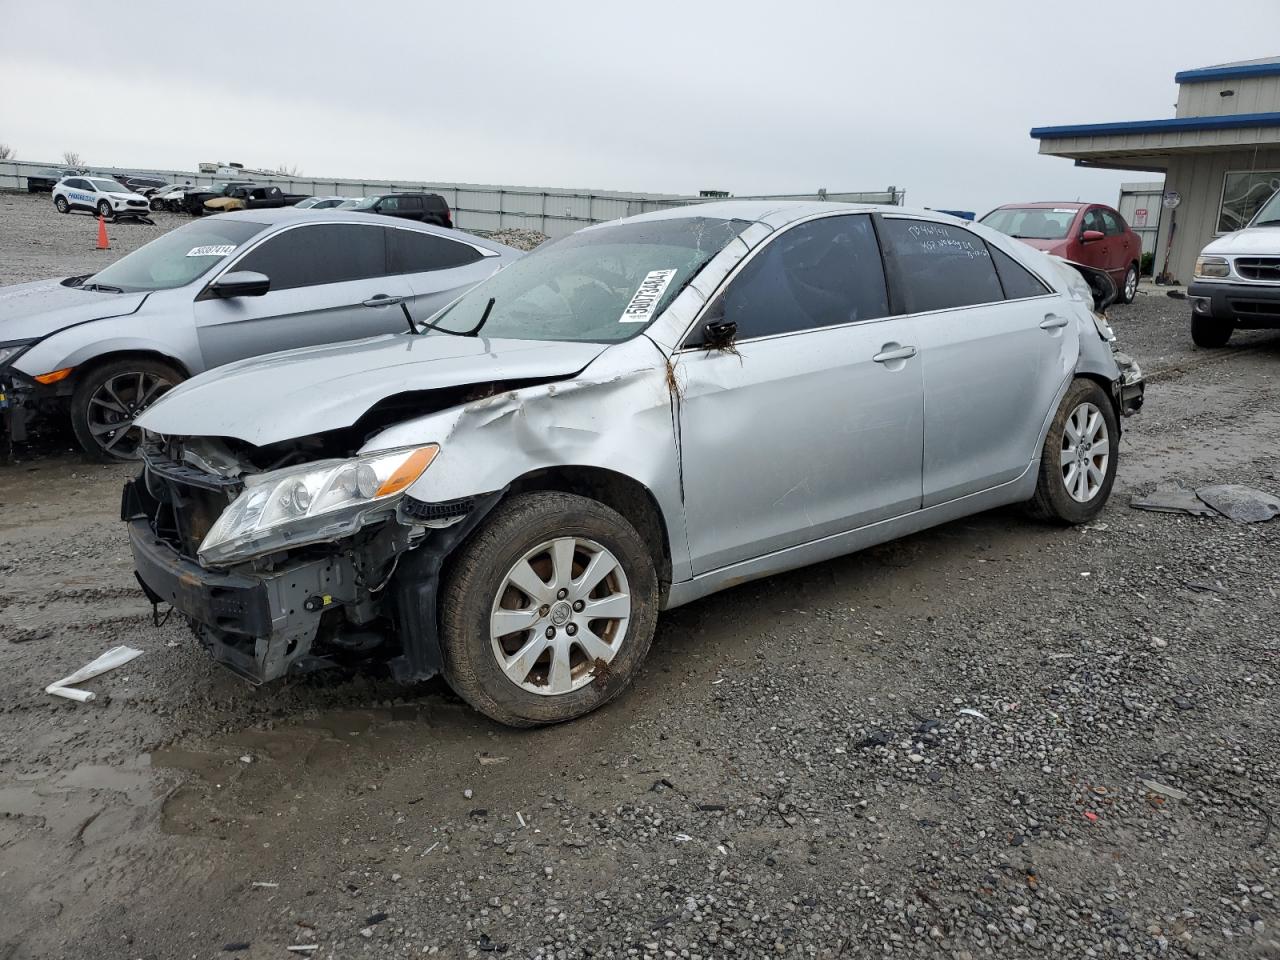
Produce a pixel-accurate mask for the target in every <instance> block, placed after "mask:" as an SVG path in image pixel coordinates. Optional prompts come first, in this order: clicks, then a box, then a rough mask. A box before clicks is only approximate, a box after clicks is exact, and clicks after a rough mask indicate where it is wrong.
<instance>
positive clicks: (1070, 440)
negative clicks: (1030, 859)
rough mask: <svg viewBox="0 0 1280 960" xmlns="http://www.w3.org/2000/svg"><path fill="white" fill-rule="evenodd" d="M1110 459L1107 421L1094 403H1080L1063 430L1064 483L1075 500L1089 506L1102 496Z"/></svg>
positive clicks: (1062, 459) (1062, 462) (1061, 461)
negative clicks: (1092, 501) (1099, 493)
mask: <svg viewBox="0 0 1280 960" xmlns="http://www.w3.org/2000/svg"><path fill="white" fill-rule="evenodd" d="M1110 459H1111V442H1110V437H1109V436H1108V435H1107V420H1106V418H1105V417H1104V416H1103V415H1102V411H1101V410H1099V409H1098V408H1097V407H1096V406H1095V405H1094V404H1092V403H1082V404H1080V405H1079V406H1078V407H1076V408H1075V409H1074V410H1072V411H1071V415H1070V416H1069V417H1067V422H1066V424H1065V425H1064V426H1063V430H1062V454H1061V460H1060V463H1061V466H1062V483H1063V485H1064V486H1065V487H1066V488H1067V493H1069V494H1070V495H1071V499H1072V500H1075V501H1076V502H1077V503H1088V502H1089V501H1090V500H1092V499H1093V498H1094V497H1096V496H1097V495H1098V491H1099V490H1101V489H1102V484H1103V482H1104V481H1105V480H1106V478H1107V464H1108V462H1109V461H1110Z"/></svg>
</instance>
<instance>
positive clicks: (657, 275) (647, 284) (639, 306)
mask: <svg viewBox="0 0 1280 960" xmlns="http://www.w3.org/2000/svg"><path fill="white" fill-rule="evenodd" d="M678 272H679V271H677V270H676V269H675V268H674V267H672V268H671V269H669V270H650V271H649V272H648V273H647V274H645V278H644V279H643V280H641V281H640V289H639V290H637V291H636V295H635V296H634V297H632V298H631V302H630V303H628V304H627V309H625V310H623V311H622V316H621V317H619V318H618V322H619V323H648V322H649V321H650V320H651V319H652V318H653V311H654V309H655V308H656V307H657V306H658V301H659V300H661V299H662V295H663V294H664V293H666V292H667V287H668V286H669V285H670V284H671V280H672V278H673V277H675V275H676V273H678Z"/></svg>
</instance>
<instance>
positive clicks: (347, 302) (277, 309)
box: [195, 223, 412, 367]
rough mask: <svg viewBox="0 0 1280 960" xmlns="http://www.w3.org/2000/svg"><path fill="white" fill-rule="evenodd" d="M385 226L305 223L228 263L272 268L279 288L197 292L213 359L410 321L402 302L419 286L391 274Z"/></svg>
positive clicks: (213, 362)
mask: <svg viewBox="0 0 1280 960" xmlns="http://www.w3.org/2000/svg"><path fill="white" fill-rule="evenodd" d="M385 233H386V228H384V227H381V226H378V225H376V224H363V223H358V224H357V223H341V224H339V223H317V224H304V225H301V226H296V227H290V228H289V229H286V230H282V231H280V232H279V233H273V234H271V235H270V236H268V237H267V238H266V239H264V240H263V241H262V242H260V243H259V244H258V245H257V246H255V247H253V248H251V249H250V250H249V251H248V252H246V253H245V254H243V255H242V256H241V257H239V258H238V259H237V260H236V261H235V262H234V263H232V264H229V265H228V267H227V268H226V269H227V271H232V270H252V271H255V272H257V273H262V274H265V275H266V276H267V277H268V278H270V280H271V289H270V290H269V291H268V292H267V293H266V294H264V295H263V296H260V297H235V298H232V299H220V298H215V297H211V296H210V295H208V293H207V292H206V293H201V294H200V296H199V297H197V300H196V303H195V308H196V309H195V318H196V328H197V335H198V337H199V340H200V350H201V352H202V353H203V355H204V360H205V363H206V364H207V365H208V366H211V367H212V366H217V365H219V364H223V363H229V362H231V361H232V360H239V359H242V358H244V357H254V356H259V355H261V354H264V353H271V352H274V351H276V350H287V349H291V348H293V347H306V346H313V345H315V344H321V343H336V342H339V341H342V340H357V339H360V338H362V337H369V336H373V335H375V334H379V333H394V332H398V331H401V330H406V329H408V327H407V325H406V324H405V320H404V314H403V313H402V312H401V310H400V308H399V304H400V303H401V302H402V301H404V300H407V299H408V298H409V297H410V296H411V294H412V290H411V288H410V285H409V281H408V280H407V279H406V278H404V277H397V276H388V275H387V249H386V236H385Z"/></svg>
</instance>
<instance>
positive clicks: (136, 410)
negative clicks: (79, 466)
mask: <svg viewBox="0 0 1280 960" xmlns="http://www.w3.org/2000/svg"><path fill="white" fill-rule="evenodd" d="M185 379H186V377H184V376H183V374H182V372H181V371H179V370H178V369H177V368H176V367H174V366H171V365H170V364H167V363H164V362H163V361H160V360H152V359H149V358H147V357H126V358H124V359H122V360H115V361H112V362H110V363H104V364H102V365H101V366H99V367H93V368H91V369H90V370H89V371H88V372H87V373H85V374H84V375H83V376H82V377H81V378H80V382H79V383H77V384H76V389H75V392H74V393H72V395H71V427H72V429H73V430H74V431H75V434H76V439H77V440H78V441H80V446H81V447H83V448H84V452H85V453H87V454H88V455H89V456H90V457H91V458H92V459H94V460H97V461H98V462H100V463H115V462H119V461H122V460H134V459H136V458H137V456H138V444H139V442H140V440H141V439H142V431H141V429H140V428H138V427H135V426H133V421H134V419H135V418H136V417H137V416H138V415H139V414H141V413H142V411H143V410H145V409H146V408H147V407H148V406H150V405H151V404H152V403H153V402H155V401H156V400H157V399H159V398H160V397H161V396H163V395H164V394H165V393H166V392H167V391H168V390H169V389H170V388H171V387H174V386H176V385H177V384H179V383H181V382H182V381H183V380H185Z"/></svg>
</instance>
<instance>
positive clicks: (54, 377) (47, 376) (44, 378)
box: [35, 367, 75, 387]
mask: <svg viewBox="0 0 1280 960" xmlns="http://www.w3.org/2000/svg"><path fill="white" fill-rule="evenodd" d="M74 369H75V367H63V368H62V369H61V370H54V371H53V372H52V373H42V374H40V375H39V376H38V377H35V381H36V383H43V384H44V385H45V386H46V387H47V386H48V385H49V384H51V383H57V382H58V381H59V380H65V379H67V377H69V376H71V371H72V370H74Z"/></svg>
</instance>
